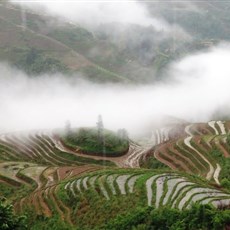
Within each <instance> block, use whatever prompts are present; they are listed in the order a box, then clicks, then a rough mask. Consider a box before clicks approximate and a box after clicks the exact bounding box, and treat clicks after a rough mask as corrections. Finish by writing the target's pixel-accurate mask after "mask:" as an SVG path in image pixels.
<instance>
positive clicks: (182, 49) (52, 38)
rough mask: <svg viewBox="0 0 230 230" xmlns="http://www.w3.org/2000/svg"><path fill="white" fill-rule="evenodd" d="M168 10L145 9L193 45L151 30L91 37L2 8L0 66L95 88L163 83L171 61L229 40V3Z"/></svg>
mask: <svg viewBox="0 0 230 230" xmlns="http://www.w3.org/2000/svg"><path fill="white" fill-rule="evenodd" d="M170 4H172V7H167V4H166V3H163V2H162V3H161V4H160V5H159V6H158V10H156V5H154V4H148V8H149V10H150V12H152V14H153V15H154V14H155V15H157V16H160V17H163V18H164V19H165V20H166V21H168V22H169V23H170V24H172V23H176V24H177V25H179V26H181V28H183V29H184V30H185V32H187V33H188V35H189V36H191V39H186V38H183V37H179V38H178V35H177V36H176V37H175V36H174V35H176V34H174V35H173V34H171V35H169V36H168V37H167V36H166V37H165V36H163V34H162V33H160V32H156V31H155V30H154V29H153V28H152V27H151V26H150V27H142V26H138V25H129V26H128V27H125V26H123V25H120V24H117V23H112V24H111V23H110V24H108V23H106V22H105V24H103V25H100V26H99V27H98V28H96V29H95V30H94V31H89V30H87V29H85V28H82V27H80V26H79V25H75V24H73V23H70V22H66V21H64V20H61V19H57V18H55V17H51V16H48V15H38V14H36V13H34V12H31V11H30V10H28V9H26V10H24V11H23V12H24V17H22V11H21V9H20V7H19V6H15V5H12V4H9V3H7V2H6V3H4V4H1V5H0V60H2V61H7V62H10V63H11V64H13V65H16V66H17V67H19V68H22V69H23V70H25V71H26V72H28V73H29V74H39V73H44V72H49V71H50V72H63V73H68V74H71V73H75V72H76V71H77V72H79V71H80V72H81V73H83V75H84V76H85V77H87V78H89V79H90V80H92V81H96V82H107V81H112V82H140V83H144V82H152V81H156V80H159V79H163V78H164V70H165V67H166V66H167V64H168V63H170V62H171V61H172V60H175V59H177V58H181V57H183V56H185V55H187V54H188V53H191V52H196V51H199V50H203V49H207V48H209V47H212V46H214V45H215V44H217V43H218V42H219V41H228V40H229V39H230V38H229V26H228V25H229V24H228V21H229V20H230V18H229V14H228V10H227V9H228V7H229V3H218V2H210V1H208V2H206V3H205V2H202V3H200V2H199V3H194V4H195V5H197V9H198V7H199V10H197V9H196V8H194V7H193V8H189V7H182V6H181V5H178V4H179V3H178V4H176V3H170ZM173 4H174V5H173ZM154 6H155V7H154ZM197 18H199V20H197ZM198 21H199V22H198ZM57 22H58V23H57ZM162 36H163V37H162ZM160 37H162V38H161V39H160ZM31 50H33V51H32V52H35V51H36V52H37V54H36V55H37V56H36V58H35V59H34V60H33V63H32V64H31V63H27V62H26V60H27V59H28V57H30V55H31ZM44 63H48V64H47V65H44Z"/></svg>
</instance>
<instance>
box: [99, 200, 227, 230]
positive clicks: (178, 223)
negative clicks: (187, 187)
mask: <svg viewBox="0 0 230 230" xmlns="http://www.w3.org/2000/svg"><path fill="white" fill-rule="evenodd" d="M228 224H230V211H229V210H225V211H220V210H217V209H215V208H213V207H212V206H210V205H193V206H192V207H191V209H189V210H183V211H179V210H178V209H170V208H166V207H165V208H160V209H154V208H153V207H147V208H139V207H137V208H136V209H135V210H133V211H131V212H129V213H126V215H118V216H117V217H116V218H114V219H113V220H111V221H109V223H107V224H105V225H104V226H103V227H102V228H96V229H111V230H116V229H127V230H129V229H130V230H133V229H135V230H150V229H153V230H154V229H156V230H166V229H169V230H186V229H190V230H197V229H202V230H220V229H224V227H225V226H226V225H228Z"/></svg>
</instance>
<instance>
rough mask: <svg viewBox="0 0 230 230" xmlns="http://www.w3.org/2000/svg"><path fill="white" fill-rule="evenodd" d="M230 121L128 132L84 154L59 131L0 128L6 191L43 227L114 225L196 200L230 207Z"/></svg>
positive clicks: (1, 178)
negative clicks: (124, 139)
mask: <svg viewBox="0 0 230 230" xmlns="http://www.w3.org/2000/svg"><path fill="white" fill-rule="evenodd" d="M229 127H230V122H227V121H226V122H222V121H211V122H209V123H207V124H205V123H200V124H180V125H175V126H170V127H169V126H168V127H165V128H162V129H158V130H154V131H153V132H152V135H151V137H150V139H149V140H148V142H146V144H142V145H140V144H137V143H135V142H133V141H131V140H130V143H129V150H128V152H127V153H125V154H124V155H122V156H118V157H115V156H114V157H105V156H104V155H103V154H102V155H101V156H100V155H86V154H84V153H82V152H81V151H80V150H79V148H78V146H76V148H75V149H73V148H69V147H68V145H66V144H65V142H63V139H61V136H60V135H59V134H58V133H57V132H55V133H53V132H48V131H37V132H35V131H33V132H20V133H8V134H1V135H0V184H1V186H0V196H4V197H6V198H7V200H8V201H9V202H11V203H13V205H14V210H15V212H16V213H18V214H19V213H21V214H23V213H29V215H30V223H29V226H31V229H33V226H35V227H34V229H45V227H44V226H45V225H44V223H45V222H47V221H48V223H50V224H51V223H60V226H65V228H66V229H72V228H74V226H75V227H77V228H79V229H93V228H95V229H96V228H98V229H110V228H108V226H107V225H106V224H107V223H108V224H109V223H110V222H111V221H113V220H114V218H115V219H116V218H117V216H119V215H122V216H123V215H127V214H128V213H132V212H133V211H134V210H137V209H138V208H143V209H145V208H154V209H155V210H162V209H164V208H168V209H170V210H174V209H177V210H190V209H191V208H192V207H193V204H195V203H196V204H200V205H210V207H213V208H215V209H216V210H223V209H224V210H225V209H228V208H229V207H230V187H228V185H229V183H228V181H229V175H228V174H229V168H228V165H229V162H228V159H229V155H230V151H229V149H230V145H229V144H230V142H229V136H228V133H229ZM153 166H156V167H153ZM157 166H159V167H157ZM44 221H45V222H44ZM49 221H50V222H49ZM227 223H228V222H226V223H225V224H227ZM63 224H64V225H63ZM36 226H37V228H36ZM39 226H40V227H39ZM50 226H51V225H50ZM106 226H107V227H106ZM63 229H64V227H63ZM115 229H116V228H115Z"/></svg>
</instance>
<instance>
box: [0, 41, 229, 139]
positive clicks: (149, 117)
mask: <svg viewBox="0 0 230 230" xmlns="http://www.w3.org/2000/svg"><path fill="white" fill-rule="evenodd" d="M229 59H230V45H229V44H221V45H219V46H217V47H215V48H213V49H210V50H207V51H206V52H203V53H196V54H193V55H190V56H188V57H186V58H184V59H182V60H179V61H177V62H174V63H172V64H171V65H170V66H169V67H168V70H167V75H168V76H167V77H166V78H167V79H168V80H167V81H165V82H164V83H158V84H152V85H141V86H140V85H130V86H127V85H119V84H116V85H115V84H95V83H91V82H89V81H86V80H84V76H82V75H81V74H80V73H79V75H76V76H74V77H69V78H67V77H66V76H62V75H58V74H57V75H52V76H49V75H44V76H40V77H30V76H27V75H26V74H25V73H23V72H20V71H19V70H17V69H13V68H12V67H10V66H8V65H7V64H4V63H2V64H1V66H0V69H1V75H0V100H1V104H0V111H1V113H0V120H1V123H0V132H10V131H18V130H32V129H53V128H63V127H64V125H65V122H66V121H67V120H69V121H70V123H71V125H72V126H73V127H82V126H95V124H96V121H97V117H98V115H99V114H101V115H102V117H103V121H104V126H105V128H108V129H113V130H117V129H119V128H126V129H127V130H128V132H129V133H130V134H131V135H133V134H137V133H138V132H141V130H143V129H145V128H146V127H148V129H151V128H154V123H157V121H158V120H159V118H162V117H163V116H173V117H176V118H179V119H183V120H186V121H190V122H201V121H208V120H210V119H211V118H212V115H213V114H214V113H215V112H216V111H217V110H218V109H219V108H226V110H225V112H229V110H230V109H229V107H228V104H229V101H230V94H229V84H230V78H229V76H230V69H229Z"/></svg>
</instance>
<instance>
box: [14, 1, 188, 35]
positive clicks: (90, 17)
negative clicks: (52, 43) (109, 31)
mask: <svg viewBox="0 0 230 230" xmlns="http://www.w3.org/2000/svg"><path fill="white" fill-rule="evenodd" d="M11 2H12V3H14V4H20V5H21V7H22V8H24V7H28V8H30V9H33V10H35V11H37V12H38V13H41V12H43V13H44V12H46V13H47V14H51V15H53V16H59V17H62V18H65V19H67V20H68V21H70V22H73V23H75V24H76V23H77V24H79V25H82V26H86V27H88V28H90V29H95V28H96V27H97V26H99V25H101V24H107V23H120V24H123V25H127V24H134V25H140V26H152V27H153V28H154V29H155V30H156V31H160V32H166V33H175V32H176V33H180V34H184V35H186V33H185V32H184V31H183V30H182V29H181V28H180V27H179V26H177V25H174V26H173V27H172V26H171V25H170V24H169V23H167V22H166V21H165V20H164V19H163V18H160V17H159V15H158V17H154V16H151V15H150V13H149V12H148V8H147V7H146V6H145V5H144V4H142V3H141V2H138V1H123V2H122V1H79V0H75V1H63V0H55V1H47V0H39V1H34V0H31V1H30V0H27V1H23V0H11Z"/></svg>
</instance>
